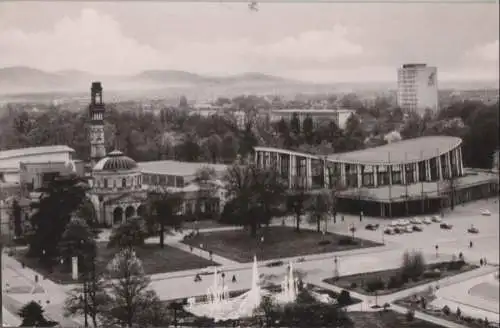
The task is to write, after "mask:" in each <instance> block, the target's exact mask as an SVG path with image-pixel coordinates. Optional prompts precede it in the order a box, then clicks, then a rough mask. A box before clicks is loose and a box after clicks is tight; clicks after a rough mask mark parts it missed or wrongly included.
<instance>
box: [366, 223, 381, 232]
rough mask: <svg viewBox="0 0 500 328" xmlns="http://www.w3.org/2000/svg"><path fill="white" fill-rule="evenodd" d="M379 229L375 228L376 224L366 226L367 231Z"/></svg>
mask: <svg viewBox="0 0 500 328" xmlns="http://www.w3.org/2000/svg"><path fill="white" fill-rule="evenodd" d="M377 228H378V227H377V226H375V225H374V224H370V223H368V224H367V225H366V226H365V229H366V230H372V231H374V230H377Z"/></svg>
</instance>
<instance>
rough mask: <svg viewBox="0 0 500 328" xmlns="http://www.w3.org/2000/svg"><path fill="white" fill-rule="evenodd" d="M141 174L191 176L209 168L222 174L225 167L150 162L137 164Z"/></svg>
mask: <svg viewBox="0 0 500 328" xmlns="http://www.w3.org/2000/svg"><path fill="white" fill-rule="evenodd" d="M137 164H138V165H139V168H140V169H141V171H142V172H143V173H151V174H165V175H175V176H192V175H195V174H196V171H198V170H199V169H201V168H205V167H209V168H212V169H214V170H215V171H216V172H224V171H226V170H227V165H224V164H210V163H192V162H179V161H171V160H167V161H152V162H139V163H137Z"/></svg>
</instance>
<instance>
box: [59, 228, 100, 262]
mask: <svg viewBox="0 0 500 328" xmlns="http://www.w3.org/2000/svg"><path fill="white" fill-rule="evenodd" d="M94 237H95V234H94V233H93V232H92V231H91V230H90V227H89V226H88V225H87V223H86V222H85V221H84V220H82V219H73V220H71V221H70V222H69V223H68V225H67V226H66V230H65V231H64V233H63V235H62V237H61V241H60V242H59V254H60V255H61V258H62V259H63V260H64V263H66V266H67V267H68V268H70V265H71V258H72V257H77V258H78V265H79V269H80V270H84V271H85V270H88V269H89V268H88V267H86V265H87V264H88V263H86V261H85V259H86V258H89V257H90V256H92V254H93V253H94V252H95V249H96V242H95V239H94Z"/></svg>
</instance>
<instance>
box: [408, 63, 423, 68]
mask: <svg viewBox="0 0 500 328" xmlns="http://www.w3.org/2000/svg"><path fill="white" fill-rule="evenodd" d="M419 67H427V64H418V63H412V64H403V68H419Z"/></svg>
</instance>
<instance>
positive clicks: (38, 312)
mask: <svg viewBox="0 0 500 328" xmlns="http://www.w3.org/2000/svg"><path fill="white" fill-rule="evenodd" d="M44 312H45V310H44V309H43V308H42V306H41V305H40V304H38V303H37V302H35V301H31V302H29V303H27V304H26V305H24V306H23V307H22V308H21V309H20V310H19V312H18V315H19V316H20V317H21V319H22V322H21V327H54V326H57V325H58V323H57V322H54V321H49V320H47V319H45V317H44V315H43V313H44Z"/></svg>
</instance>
